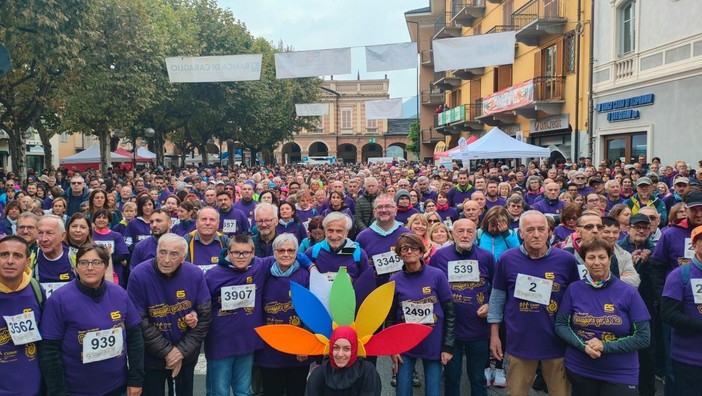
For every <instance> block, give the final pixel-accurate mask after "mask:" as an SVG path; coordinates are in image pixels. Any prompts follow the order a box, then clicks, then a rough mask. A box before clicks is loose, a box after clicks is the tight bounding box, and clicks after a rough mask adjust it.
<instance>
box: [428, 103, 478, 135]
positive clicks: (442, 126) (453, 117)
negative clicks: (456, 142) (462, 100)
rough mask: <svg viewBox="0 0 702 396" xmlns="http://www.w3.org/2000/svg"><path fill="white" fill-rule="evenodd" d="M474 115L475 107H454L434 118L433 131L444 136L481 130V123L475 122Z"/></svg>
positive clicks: (469, 105) (467, 105)
mask: <svg viewBox="0 0 702 396" xmlns="http://www.w3.org/2000/svg"><path fill="white" fill-rule="evenodd" d="M475 115H476V114H475V106H473V105H472V104H463V105H459V106H456V107H454V108H452V109H449V110H446V111H444V112H443V113H441V114H437V115H435V116H434V124H435V129H436V130H437V132H439V133H441V134H444V135H455V134H458V133H461V132H463V131H472V132H475V131H480V130H482V129H483V123H482V122H480V121H479V120H477V119H476V118H475Z"/></svg>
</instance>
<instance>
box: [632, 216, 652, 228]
mask: <svg viewBox="0 0 702 396" xmlns="http://www.w3.org/2000/svg"><path fill="white" fill-rule="evenodd" d="M636 223H646V224H651V219H649V218H648V216H646V215H645V214H641V213H637V214H635V215H633V216H631V218H629V225H634V224H636Z"/></svg>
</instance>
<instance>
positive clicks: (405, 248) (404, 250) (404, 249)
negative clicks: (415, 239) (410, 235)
mask: <svg viewBox="0 0 702 396" xmlns="http://www.w3.org/2000/svg"><path fill="white" fill-rule="evenodd" d="M420 250H421V249H420V248H419V246H403V247H401V248H400V252H402V253H409V252H413V251H414V252H419V251H420Z"/></svg>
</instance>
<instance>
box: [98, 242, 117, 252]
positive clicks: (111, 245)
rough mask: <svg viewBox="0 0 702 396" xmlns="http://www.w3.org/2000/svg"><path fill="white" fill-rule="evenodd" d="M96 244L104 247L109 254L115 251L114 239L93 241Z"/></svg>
mask: <svg viewBox="0 0 702 396" xmlns="http://www.w3.org/2000/svg"><path fill="white" fill-rule="evenodd" d="M95 244H96V245H101V246H102V247H104V248H105V249H107V250H108V251H109V252H110V254H112V253H114V252H115V241H95Z"/></svg>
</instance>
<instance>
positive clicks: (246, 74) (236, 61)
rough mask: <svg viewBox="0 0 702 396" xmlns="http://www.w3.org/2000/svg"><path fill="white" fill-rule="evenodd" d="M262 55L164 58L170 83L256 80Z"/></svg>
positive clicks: (259, 73)
mask: <svg viewBox="0 0 702 396" xmlns="http://www.w3.org/2000/svg"><path fill="white" fill-rule="evenodd" d="M262 58H263V55H261V54H253V55H226V56H196V57H188V56H178V57H172V58H166V69H167V70H168V78H169V79H170V81H171V82H172V83H199V82H223V81H256V80H260V79H261V59H262Z"/></svg>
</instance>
